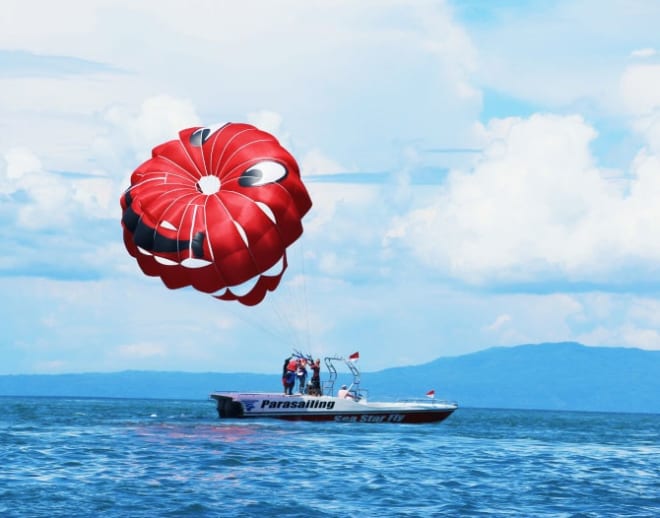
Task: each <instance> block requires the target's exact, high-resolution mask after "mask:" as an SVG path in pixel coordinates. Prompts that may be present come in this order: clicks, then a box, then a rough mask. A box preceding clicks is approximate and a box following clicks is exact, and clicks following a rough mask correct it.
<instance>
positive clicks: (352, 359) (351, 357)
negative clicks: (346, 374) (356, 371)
mask: <svg viewBox="0 0 660 518" xmlns="http://www.w3.org/2000/svg"><path fill="white" fill-rule="evenodd" d="M348 359H349V360H351V361H352V362H354V361H355V360H359V359H360V353H359V352H355V353H353V354H351V355H350V356H349V357H348Z"/></svg>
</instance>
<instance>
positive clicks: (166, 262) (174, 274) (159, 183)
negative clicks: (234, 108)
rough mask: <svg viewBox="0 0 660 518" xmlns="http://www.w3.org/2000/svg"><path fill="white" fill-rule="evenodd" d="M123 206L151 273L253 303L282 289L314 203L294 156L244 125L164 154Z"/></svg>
mask: <svg viewBox="0 0 660 518" xmlns="http://www.w3.org/2000/svg"><path fill="white" fill-rule="evenodd" d="M120 202H121V207H122V210H123V216H122V227H123V229H124V243H125V245H126V249H127V250H128V252H129V253H130V254H131V255H132V256H133V257H135V258H136V259H137V262H138V264H139V265H140V268H141V269H142V271H143V272H144V273H145V274H147V275H152V276H158V277H160V278H161V279H162V281H163V282H164V283H165V285H166V286H167V287H168V288H172V289H176V288H182V287H184V286H192V287H194V288H195V289H197V290H200V291H202V292H205V293H210V294H212V295H213V296H214V297H217V298H219V299H223V300H238V301H239V302H241V303H243V304H246V305H254V304H258V303H259V302H261V301H262V300H263V298H264V297H265V296H266V293H267V292H268V291H273V290H274V289H275V288H276V287H277V285H278V284H279V282H280V279H281V278H282V274H283V273H284V270H285V269H286V267H287V262H286V248H287V247H288V246H290V245H291V244H292V243H293V242H294V241H295V240H296V239H298V237H300V235H301V234H302V231H303V228H302V221H301V220H302V217H303V216H304V215H305V214H306V213H307V212H308V211H309V209H310V208H311V206H312V202H311V200H310V197H309V194H308V193H307V190H306V189H305V186H304V185H303V183H302V181H301V179H300V171H299V169H298V164H297V163H296V161H295V159H294V158H293V156H291V154H289V152H288V151H287V150H286V149H284V148H283V147H282V146H281V145H280V143H279V142H278V141H277V139H276V138H275V137H274V136H273V135H271V134H269V133H267V132H265V131H261V130H259V129H257V128H255V127H254V126H251V125H249V124H240V123H227V124H224V125H217V126H213V127H195V128H188V129H184V130H182V131H181V132H179V139H178V140H171V141H169V142H166V143H164V144H162V145H160V146H157V147H155V148H154V149H153V152H152V157H151V158H150V159H149V160H147V161H146V162H144V163H143V164H142V165H140V166H139V167H138V168H137V169H136V170H135V171H134V172H133V174H132V175H131V186H130V187H129V188H128V189H127V190H126V191H125V192H124V194H123V195H122V196H121V200H120Z"/></svg>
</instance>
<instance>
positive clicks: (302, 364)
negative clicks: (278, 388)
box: [282, 356, 321, 396]
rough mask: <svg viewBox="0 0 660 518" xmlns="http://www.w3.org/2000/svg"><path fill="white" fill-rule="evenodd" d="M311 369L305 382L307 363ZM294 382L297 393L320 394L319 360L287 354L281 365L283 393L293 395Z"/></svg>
mask: <svg viewBox="0 0 660 518" xmlns="http://www.w3.org/2000/svg"><path fill="white" fill-rule="evenodd" d="M308 364H309V368H310V369H311V371H312V377H311V379H310V381H309V384H307V375H308V371H307V365H308ZM296 382H297V383H298V394H309V395H311V396H320V395H321V360H320V359H318V358H317V359H316V360H314V361H312V359H311V358H309V359H308V358H304V357H301V356H298V357H296V356H289V357H288V358H286V359H285V360H284V365H283V367H282V386H283V387H284V393H285V394H288V395H293V390H294V389H295V386H296Z"/></svg>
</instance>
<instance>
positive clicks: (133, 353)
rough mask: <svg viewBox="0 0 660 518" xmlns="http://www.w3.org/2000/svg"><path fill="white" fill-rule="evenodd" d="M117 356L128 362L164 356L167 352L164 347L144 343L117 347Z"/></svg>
mask: <svg viewBox="0 0 660 518" xmlns="http://www.w3.org/2000/svg"><path fill="white" fill-rule="evenodd" d="M117 354H118V355H119V356H121V357H123V358H126V359H128V360H133V359H136V358H140V359H142V358H149V357H153V356H163V355H164V354H165V350H164V348H163V346H162V345H160V344H155V343H150V342H143V343H136V344H125V345H120V346H119V347H117Z"/></svg>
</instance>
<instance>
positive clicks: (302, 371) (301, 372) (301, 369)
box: [296, 358, 307, 394]
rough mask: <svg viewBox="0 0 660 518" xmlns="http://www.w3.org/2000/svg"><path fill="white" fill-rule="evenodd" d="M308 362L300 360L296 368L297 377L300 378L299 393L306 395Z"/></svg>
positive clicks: (303, 359)
mask: <svg viewBox="0 0 660 518" xmlns="http://www.w3.org/2000/svg"><path fill="white" fill-rule="evenodd" d="M306 365H307V361H306V360H305V358H301V359H300V360H298V365H297V367H296V377H297V378H298V392H300V393H301V394H304V393H305V382H306V381H307V367H306Z"/></svg>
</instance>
